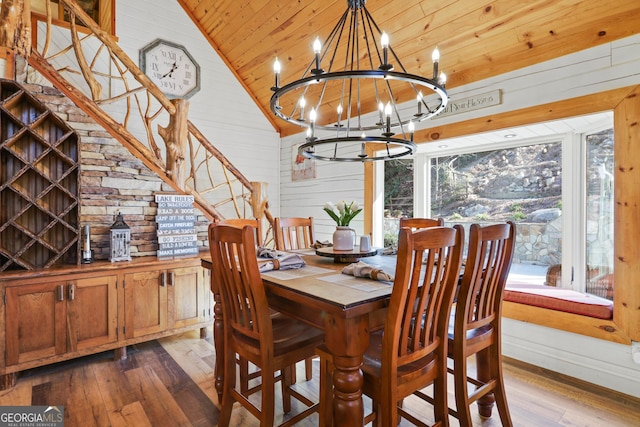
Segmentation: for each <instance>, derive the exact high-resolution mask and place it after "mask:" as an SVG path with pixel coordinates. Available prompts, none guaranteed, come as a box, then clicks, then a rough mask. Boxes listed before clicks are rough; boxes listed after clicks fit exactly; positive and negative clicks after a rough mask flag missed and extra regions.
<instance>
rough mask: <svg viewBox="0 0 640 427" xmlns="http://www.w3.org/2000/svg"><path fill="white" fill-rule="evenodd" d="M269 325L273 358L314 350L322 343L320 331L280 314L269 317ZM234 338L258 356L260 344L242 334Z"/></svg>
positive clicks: (322, 335) (322, 337)
mask: <svg viewBox="0 0 640 427" xmlns="http://www.w3.org/2000/svg"><path fill="white" fill-rule="evenodd" d="M271 324H272V328H273V352H274V357H275V358H278V357H280V356H283V355H285V354H290V353H292V352H299V351H301V350H302V349H308V348H313V349H315V348H316V347H317V346H318V345H320V344H322V343H323V342H324V333H323V332H322V330H320V329H318V328H314V327H313V326H309V325H306V324H304V323H301V322H299V321H297V320H295V319H293V318H291V317H288V316H286V315H283V314H281V313H275V314H272V315H271ZM234 336H235V338H236V339H237V340H238V341H239V342H242V343H243V344H245V345H246V346H248V347H250V348H253V349H254V350H255V351H252V352H251V353H252V354H253V355H254V356H259V355H260V344H259V342H258V341H257V340H254V339H252V338H249V337H247V336H245V335H242V334H234ZM245 348H246V347H245Z"/></svg>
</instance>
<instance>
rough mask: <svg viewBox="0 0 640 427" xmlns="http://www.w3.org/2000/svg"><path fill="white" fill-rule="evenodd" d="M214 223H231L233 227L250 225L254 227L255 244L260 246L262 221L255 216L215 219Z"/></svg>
mask: <svg viewBox="0 0 640 427" xmlns="http://www.w3.org/2000/svg"><path fill="white" fill-rule="evenodd" d="M214 222H215V223H216V224H223V225H233V226H234V227H240V228H242V227H244V226H245V225H250V226H251V227H253V228H254V229H255V235H256V245H258V246H262V221H261V220H259V219H255V218H228V219H216V220H214Z"/></svg>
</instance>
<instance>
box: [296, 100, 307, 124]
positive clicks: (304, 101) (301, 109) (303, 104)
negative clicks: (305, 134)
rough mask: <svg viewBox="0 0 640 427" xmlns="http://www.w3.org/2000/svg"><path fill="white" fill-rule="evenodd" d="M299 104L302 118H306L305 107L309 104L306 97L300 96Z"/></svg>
mask: <svg viewBox="0 0 640 427" xmlns="http://www.w3.org/2000/svg"><path fill="white" fill-rule="evenodd" d="M298 104H299V105H300V120H304V107H305V106H306V105H307V101H306V100H305V99H304V96H301V97H300V101H298Z"/></svg>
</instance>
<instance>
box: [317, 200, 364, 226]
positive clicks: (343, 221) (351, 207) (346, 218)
mask: <svg viewBox="0 0 640 427" xmlns="http://www.w3.org/2000/svg"><path fill="white" fill-rule="evenodd" d="M323 209H324V211H325V212H326V213H328V214H329V216H330V217H331V218H332V219H333V220H334V221H335V222H336V225H338V226H345V227H347V226H349V223H350V222H351V220H352V219H353V218H355V216H356V215H358V214H359V213H360V211H362V208H361V207H360V206H359V205H358V204H357V203H356V202H351V203H349V204H347V203H346V202H345V201H344V200H343V201H341V202H339V203H336V204H335V206H334V204H333V203H331V202H327V203H325V205H324V208H323ZM336 209H337V211H338V212H337V213H336V211H335V210H336Z"/></svg>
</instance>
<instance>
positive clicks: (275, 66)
mask: <svg viewBox="0 0 640 427" xmlns="http://www.w3.org/2000/svg"><path fill="white" fill-rule="evenodd" d="M273 72H274V73H275V74H276V85H275V87H276V88H278V87H280V61H278V58H276V60H275V62H274V63H273Z"/></svg>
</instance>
